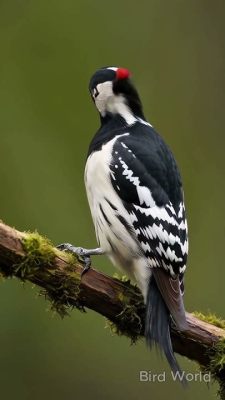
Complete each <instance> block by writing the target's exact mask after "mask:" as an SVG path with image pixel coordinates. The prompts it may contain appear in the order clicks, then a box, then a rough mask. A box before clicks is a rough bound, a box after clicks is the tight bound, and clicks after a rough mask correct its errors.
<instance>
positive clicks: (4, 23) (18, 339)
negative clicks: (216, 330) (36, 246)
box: [0, 0, 225, 400]
mask: <svg viewBox="0 0 225 400" xmlns="http://www.w3.org/2000/svg"><path fill="white" fill-rule="evenodd" d="M224 11H225V3H224V0H217V1H216V2H212V1H210V0H198V1H196V0H189V1H185V0H171V1H166V0H144V1H141V2H135V1H129V2H128V1H118V0H114V1H113V2H109V1H108V2H106V1H103V0H102V1H101V0H96V1H95V2H94V1H91V0H74V1H72V0H65V1H59V0H54V1H53V0H49V1H46V0H45V1H44V0H34V1H31V0H17V1H16V0H1V1H0V50H1V53H0V54H1V62H0V154H1V168H0V182H1V194H0V218H1V219H2V220H3V221H4V222H6V223H8V224H10V225H12V226H15V227H16V228H18V229H19V230H34V229H37V230H38V231H39V232H40V233H43V234H45V235H46V236H48V237H49V238H50V239H51V240H52V241H53V242H54V243H56V244H58V243H61V242H71V243H74V244H76V245H82V246H84V247H92V246H95V244H96V242H95V236H94V231H93V226H92V221H91V217H90V213H89V209H88V204H87V200H86V195H85V189H84V184H83V170H84V165H85V158H86V152H87V148H88V144H89V142H90V140H91V138H92V136H93V134H94V133H95V131H96V129H97V127H98V116H97V113H96V111H95V109H94V107H93V104H92V102H91V100H90V98H89V94H88V90H87V86H88V81H89V78H90V75H91V74H92V73H93V72H94V71H95V70H96V69H97V68H98V67H101V66H103V65H120V66H124V67H127V68H129V69H130V70H131V71H132V72H133V79H134V81H135V83H136V85H137V87H138V89H139V92H140V94H141V97H142V100H143V103H144V109H145V114H146V116H147V117H148V119H149V120H150V121H151V123H152V124H153V125H154V126H155V127H156V129H157V130H158V131H159V132H161V134H162V135H163V136H164V138H165V139H166V141H167V142H168V143H169V144H170V147H171V148H172V149H173V151H174V153H175V156H176V158H177V160H178V163H179V165H180V168H181V171H182V176H183V181H184V186H185V194H186V203H187V211H188V217H189V229H190V257H189V266H188V270H187V274H186V282H185V283H186V296H185V304H186V308H187V310H189V311H192V310H199V311H204V312H206V311H207V310H211V311H213V312H215V313H217V314H218V315H220V316H225V313H224V280H225V268H224V239H225V224H224V220H225V206H224V203H225V186H224V164H225V162H224V144H225V136H224V126H225V111H224V105H225V90H224V89H225V74H224V71H225V44H224V43H225V41H224V37H225V25H224V20H225V12H224ZM94 263H95V264H96V265H98V267H99V268H100V269H103V270H104V271H105V272H107V273H108V274H113V272H114V268H113V267H112V266H111V265H110V263H109V261H108V260H106V259H103V258H102V259H95V260H94ZM0 304H1V306H0V321H1V323H0V343H1V346H0V348H1V350H0V388H1V399H4V400H14V399H16V400H26V399H33V400H36V399H49V398H54V399H55V400H61V399H67V400H72V399H87V400H89V399H92V400H94V399H105V398H107V399H109V400H115V399H122V398H123V399H126V398H128V399H130V400H136V399H137V398H141V399H143V400H145V399H149V398H154V399H156V400H157V399H163V398H165V397H168V396H169V397H170V396H171V398H179V397H180V396H182V398H183V399H192V398H196V397H197V396H198V399H211V398H214V397H215V393H216V391H217V386H216V385H213V386H209V387H207V386H206V385H205V384H204V383H197V382H194V383H192V384H190V387H189V389H188V390H186V391H183V390H182V389H181V388H180V387H179V385H178V384H176V383H174V382H172V381H171V379H169V380H168V381H167V382H166V383H161V384H157V383H155V384H151V383H140V382H139V380H138V376H139V375H138V374H139V370H151V371H152V372H161V371H162V370H164V369H165V368H166V371H167V372H168V366H167V364H166V362H165V360H164V359H160V358H159V357H157V354H156V353H155V352H154V351H153V352H151V353H150V352H148V351H147V350H146V347H145V344H144V342H142V341H140V342H139V343H137V345H135V346H130V343H129V341H128V340H127V339H126V338H119V337H113V336H112V335H111V334H110V332H109V331H108V330H106V329H104V326H105V321H104V319H103V318H102V317H101V316H99V315H97V314H95V313H94V312H91V311H88V313H87V314H81V313H79V312H78V311H74V312H72V313H71V316H70V317H69V318H65V319H64V320H61V319H60V318H59V317H57V316H52V312H50V311H48V312H46V309H47V307H48V304H47V303H46V302H45V301H44V299H43V298H40V297H38V290H37V288H33V290H32V286H31V285H29V284H26V285H25V286H23V285H22V284H21V283H19V282H17V281H15V280H9V281H5V282H1V285H0ZM178 358H179V361H180V364H181V365H182V367H183V368H184V369H185V370H186V371H187V372H191V371H197V365H196V364H194V363H192V362H190V361H188V360H186V359H184V358H181V357H178Z"/></svg>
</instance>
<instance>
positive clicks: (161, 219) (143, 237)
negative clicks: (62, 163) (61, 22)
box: [85, 67, 188, 371]
mask: <svg viewBox="0 0 225 400" xmlns="http://www.w3.org/2000/svg"><path fill="white" fill-rule="evenodd" d="M90 92H91V95H92V98H93V100H94V102H95V105H96V107H97V109H98V111H99V113H100V120H101V127H100V129H99V130H98V131H97V133H96V135H95V136H94V138H93V140H92V142H91V144H90V148H89V153H88V158H87V163H86V169H85V184H86V190H87V196H88V200H89V205H90V209H91V213H92V218H93V221H94V225H95V231H96V237H97V240H98V242H99V245H100V247H101V249H102V250H103V252H104V253H105V254H107V255H108V256H109V258H110V259H111V260H112V262H113V263H114V264H115V265H116V266H117V267H119V268H120V269H122V271H124V272H125V273H126V274H128V275H129V276H130V277H131V278H132V279H134V280H135V281H136V282H137V283H138V285H139V287H140V289H141V291H142V293H143V296H144V299H145V303H146V331H145V333H146V340H147V343H148V344H149V345H150V346H152V344H157V345H159V347H160V348H162V349H163V350H164V353H165V355H166V357H167V359H168V361H169V363H170V366H171V368H172V369H173V370H174V371H179V366H178V364H177V361H176V359H175V357H174V354H173V350H172V345H171V340H170V330H169V326H170V322H171V321H170V319H171V316H172V319H173V321H174V322H175V324H176V325H177V327H178V329H180V330H185V329H187V323H186V318H185V311H184V305H183V299H182V295H183V274H184V271H185V268H186V261H187V253H188V238H187V222H186V218H185V207H184V198H183V190H182V184H181V178H180V174H179V170H178V167H177V164H176V162H175V160H174V157H173V155H172V153H171V151H170V149H169V148H168V146H167V145H166V144H165V142H164V141H163V139H162V138H161V137H160V136H159V135H158V134H157V133H156V131H155V130H154V128H153V127H152V126H151V125H150V124H149V123H148V122H146V119H145V117H144V115H143V111H142V105H141V101H140V99H139V96H138V93H137V91H136V89H135V88H134V86H133V85H132V83H131V81H130V79H129V72H128V70H126V69H123V68H116V67H107V68H102V69H100V70H98V71H97V72H96V73H95V74H94V76H93V77H92V79H91V81H90Z"/></svg>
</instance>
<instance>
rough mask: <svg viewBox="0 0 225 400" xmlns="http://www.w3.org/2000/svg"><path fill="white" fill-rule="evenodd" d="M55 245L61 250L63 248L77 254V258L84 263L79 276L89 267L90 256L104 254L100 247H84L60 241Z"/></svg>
mask: <svg viewBox="0 0 225 400" xmlns="http://www.w3.org/2000/svg"><path fill="white" fill-rule="evenodd" d="M56 247H57V249H59V250H62V251H63V250H64V251H67V252H69V253H72V254H75V255H76V256H78V258H79V260H80V261H81V262H82V264H83V265H84V269H83V270H82V272H81V276H83V275H84V274H85V273H86V272H87V271H88V270H89V269H90V268H91V256H98V255H102V254H104V252H103V250H102V249H101V248H96V249H85V248H83V247H75V246H73V245H72V244H70V243H62V244H59V245H58V246H56Z"/></svg>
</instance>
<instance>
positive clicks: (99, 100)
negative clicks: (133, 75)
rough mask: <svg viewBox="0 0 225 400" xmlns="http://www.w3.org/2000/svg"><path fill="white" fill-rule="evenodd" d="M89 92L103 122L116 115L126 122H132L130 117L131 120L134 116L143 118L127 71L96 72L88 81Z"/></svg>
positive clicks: (106, 70)
mask: <svg viewBox="0 0 225 400" xmlns="http://www.w3.org/2000/svg"><path fill="white" fill-rule="evenodd" d="M89 90H90V93H91V96H92V98H93V100H94V103H95V105H96V107H97V109H98V111H99V113H100V116H101V119H102V120H103V121H104V119H108V118H112V117H114V116H115V115H118V114H119V115H120V116H121V117H123V118H124V119H125V120H126V122H128V121H132V116H133V120H134V116H136V117H139V118H144V115H143V111H142V104H141V101H140V98H139V95H138V93H137V90H136V89H135V87H134V86H133V84H132V82H131V80H130V72H129V71H128V69H125V68H118V67H105V68H101V69H99V70H97V71H96V72H95V74H94V75H93V76H92V78H91V80H90V84H89ZM128 123H129V122H128Z"/></svg>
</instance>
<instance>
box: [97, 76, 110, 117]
mask: <svg viewBox="0 0 225 400" xmlns="http://www.w3.org/2000/svg"><path fill="white" fill-rule="evenodd" d="M96 89H97V91H98V93H99V94H98V96H97V97H96V99H95V104H96V107H97V109H98V111H99V112H100V114H101V115H102V116H103V117H104V116H105V114H106V108H107V103H108V101H109V100H110V98H112V97H113V96H114V94H113V90H112V81H107V82H103V83H99V84H98V85H97V87H96Z"/></svg>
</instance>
